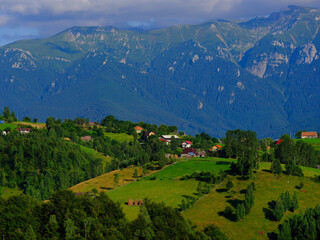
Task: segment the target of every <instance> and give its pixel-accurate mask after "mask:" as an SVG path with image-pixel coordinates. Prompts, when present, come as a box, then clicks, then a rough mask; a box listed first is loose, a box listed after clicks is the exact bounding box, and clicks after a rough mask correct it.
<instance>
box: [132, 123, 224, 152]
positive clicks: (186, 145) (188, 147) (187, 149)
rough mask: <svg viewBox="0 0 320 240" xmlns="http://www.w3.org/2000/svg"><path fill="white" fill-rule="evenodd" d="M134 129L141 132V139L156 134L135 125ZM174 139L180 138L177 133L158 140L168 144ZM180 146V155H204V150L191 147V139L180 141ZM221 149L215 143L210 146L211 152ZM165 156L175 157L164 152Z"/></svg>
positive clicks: (163, 136)
mask: <svg viewBox="0 0 320 240" xmlns="http://www.w3.org/2000/svg"><path fill="white" fill-rule="evenodd" d="M134 130H135V131H136V133H143V134H142V139H143V140H147V139H148V138H149V137H150V136H153V135H157V134H156V133H155V132H152V131H144V132H143V130H144V129H143V128H142V127H140V126H136V127H135V128H134ZM173 138H174V139H176V140H179V139H180V138H179V137H178V136H177V135H161V136H160V137H159V139H160V141H161V142H163V143H165V144H166V145H169V143H170V142H171V141H172V139H173ZM181 147H182V148H183V151H182V153H181V157H205V156H206V152H205V151H198V150H197V149H195V148H192V142H191V141H188V140H186V141H183V142H182V143H181ZM221 149H222V146H221V145H215V146H213V147H212V151H213V152H217V151H219V150H221ZM166 157H175V158H176V157H177V156H176V155H172V154H169V153H168V154H166Z"/></svg>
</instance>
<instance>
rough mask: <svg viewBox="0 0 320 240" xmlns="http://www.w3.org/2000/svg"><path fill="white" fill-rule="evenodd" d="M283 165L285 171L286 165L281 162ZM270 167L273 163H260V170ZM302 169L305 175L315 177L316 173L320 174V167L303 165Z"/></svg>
mask: <svg viewBox="0 0 320 240" xmlns="http://www.w3.org/2000/svg"><path fill="white" fill-rule="evenodd" d="M281 166H282V170H283V171H285V165H284V164H281ZM300 167H301V166H300ZM270 168H271V163H269V162H261V163H260V164H259V169H260V170H270ZM301 169H302V171H303V174H304V176H305V177H314V176H315V175H320V169H317V168H309V167H301Z"/></svg>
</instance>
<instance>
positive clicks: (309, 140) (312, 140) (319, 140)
mask: <svg viewBox="0 0 320 240" xmlns="http://www.w3.org/2000/svg"><path fill="white" fill-rule="evenodd" d="M293 141H294V142H297V141H304V142H306V143H310V144H319V145H320V138H304V139H294V140H293Z"/></svg>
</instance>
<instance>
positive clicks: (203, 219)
mask: <svg viewBox="0 0 320 240" xmlns="http://www.w3.org/2000/svg"><path fill="white" fill-rule="evenodd" d="M304 172H305V174H306V175H312V173H313V171H311V172H310V173H308V169H304ZM231 180H232V182H233V184H234V187H233V188H232V190H234V192H233V193H232V192H227V191H225V190H224V189H225V185H224V186H221V188H220V189H217V191H213V192H211V193H209V194H208V195H206V196H205V197H204V198H202V199H200V200H199V201H198V202H197V203H196V204H195V205H194V206H193V207H191V208H190V209H188V210H186V211H184V212H183V215H184V217H186V218H188V219H190V220H191V221H192V223H194V224H196V225H197V226H198V227H199V228H203V227H204V226H205V225H207V224H210V223H214V224H216V225H217V226H219V227H220V229H221V231H222V232H223V233H225V234H226V235H227V237H228V239H230V240H232V239H233V240H236V239H269V238H268V233H269V234H270V233H272V232H275V233H277V232H278V230H277V227H278V225H279V223H278V222H275V221H273V220H272V219H271V220H270V218H269V219H268V218H267V216H268V214H270V212H271V209H270V207H269V203H270V202H271V201H273V200H277V198H278V197H279V196H280V194H281V193H282V192H285V191H286V190H288V191H289V192H290V194H293V192H294V191H296V192H297V194H298V199H299V206H300V207H299V208H298V210H297V212H300V211H305V209H306V208H307V207H314V206H315V205H316V204H320V185H319V184H318V183H315V182H313V181H311V179H310V178H299V177H293V176H287V175H281V176H275V175H273V174H271V173H268V172H266V171H258V172H257V173H256V174H255V176H254V179H252V180H246V181H242V180H239V179H238V178H237V177H233V176H232V177H231ZM251 181H253V182H254V183H255V185H256V192H255V200H254V202H255V203H254V206H253V208H252V209H251V211H250V213H249V215H248V216H246V217H245V218H244V219H243V220H242V221H240V222H234V221H233V220H229V219H227V218H226V217H224V215H223V211H224V209H225V208H226V207H227V206H230V207H231V206H233V207H235V206H236V204H237V203H238V202H239V200H240V201H241V200H243V199H244V193H243V190H244V189H246V187H247V186H248V184H249V183H250V182H251ZM300 182H303V183H304V188H303V189H302V190H300V189H297V188H296V186H297V185H298V184H299V183H300ZM291 196H292V195H291ZM293 214H294V213H292V212H287V213H286V214H285V217H284V218H283V219H282V221H281V222H283V221H284V220H285V219H288V218H289V217H290V216H292V215H293Z"/></svg>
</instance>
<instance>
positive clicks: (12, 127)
mask: <svg viewBox="0 0 320 240" xmlns="http://www.w3.org/2000/svg"><path fill="white" fill-rule="evenodd" d="M17 127H18V125H16V124H13V123H4V124H0V130H4V129H6V128H10V129H11V130H13V129H16V128H17Z"/></svg>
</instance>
